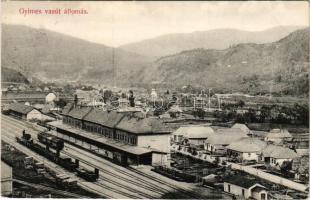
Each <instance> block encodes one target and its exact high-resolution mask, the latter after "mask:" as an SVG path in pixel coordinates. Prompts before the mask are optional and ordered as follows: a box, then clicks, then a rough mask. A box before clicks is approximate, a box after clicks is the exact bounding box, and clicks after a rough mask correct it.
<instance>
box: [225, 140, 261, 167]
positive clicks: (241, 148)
mask: <svg viewBox="0 0 310 200" xmlns="http://www.w3.org/2000/svg"><path fill="white" fill-rule="evenodd" d="M266 146H267V143H266V142H264V141H262V140H260V139H258V138H251V137H245V138H241V139H240V140H237V141H234V142H232V143H231V144H230V145H228V146H227V147H226V149H227V156H228V157H230V158H236V159H238V160H239V161H250V160H253V161H256V162H257V161H258V160H259V155H260V152H261V151H262V150H263V149H264V148H265V147H266Z"/></svg>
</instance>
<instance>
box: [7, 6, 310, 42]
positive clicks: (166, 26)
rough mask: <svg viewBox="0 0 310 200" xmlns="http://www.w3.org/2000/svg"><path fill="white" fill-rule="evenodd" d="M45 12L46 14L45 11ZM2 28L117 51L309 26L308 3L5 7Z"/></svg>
mask: <svg viewBox="0 0 310 200" xmlns="http://www.w3.org/2000/svg"><path fill="white" fill-rule="evenodd" d="M58 8H59V9H61V10H62V12H63V10H64V9H75V10H76V9H77V10H81V9H84V10H86V11H87V13H88V14H82V15H65V14H60V15H59V14H55V15H46V14H29V15H28V14H27V15H24V14H21V13H20V11H21V10H22V9H24V10H28V9H31V10H35V9H41V10H42V11H44V10H45V9H58ZM43 13H44V12H43ZM2 23H5V24H19V25H26V26H30V27H33V28H45V29H49V30H52V31H56V32H60V33H64V34H66V35H70V36H74V37H77V38H81V39H85V40H88V41H91V42H95V43H100V44H105V45H108V46H113V47H117V46H119V45H123V44H127V43H132V42H137V41H141V40H145V39H150V38H153V37H157V36H160V35H164V34H171V33H190V32H194V31H205V30H211V29H217V28H235V29H241V30H248V31H260V30H265V29H268V28H272V27H275V26H285V25H294V26H296V25H297V26H308V25H309V5H308V2H307V1H302V2H300V1H298V2H297V1H296V2H294V1H288V2H284V1H245V2H238V1H234V2H223V1H220V2H214V1H210V2H202V1H197V2H186V1H178V2H171V1H170V2H168V1H166V2H160V1H154V2H146V1H143V2H136V1H133V2H121V1H115V2H112V1H110V2H99V1H96V2H85V1H84V2H77V1H75V2H72V1H67V2H61V1H53V2H46V1H43V2H42V1H41V2H40V1H32V2H31V1H23V2H21V1H6V2H2Z"/></svg>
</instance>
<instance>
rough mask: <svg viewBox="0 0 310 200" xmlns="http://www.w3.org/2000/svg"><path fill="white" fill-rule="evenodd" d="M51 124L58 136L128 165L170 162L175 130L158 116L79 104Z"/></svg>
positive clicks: (165, 163) (164, 163)
mask: <svg viewBox="0 0 310 200" xmlns="http://www.w3.org/2000/svg"><path fill="white" fill-rule="evenodd" d="M49 125H50V126H51V127H53V128H54V130H56V132H55V131H51V132H52V134H56V136H57V137H60V138H63V139H64V140H66V141H69V142H71V143H74V144H76V145H79V146H83V147H84V148H87V149H91V150H92V151H95V152H97V153H98V154H100V155H102V156H105V157H107V158H109V159H111V160H114V161H116V162H118V163H121V164H124V165H127V164H131V165H139V164H148V165H149V164H153V165H155V164H157V165H159V164H160V165H167V164H168V157H169V155H168V153H169V145H170V143H169V142H170V133H171V132H172V131H171V130H170V128H169V127H168V126H167V125H166V124H165V123H164V122H163V121H162V120H160V119H158V118H145V117H142V116H141V115H139V114H138V113H134V112H117V111H110V112H108V111H103V110H101V109H99V108H94V107H79V106H77V107H74V108H71V109H65V110H64V112H63V120H62V121H55V122H50V123H49Z"/></svg>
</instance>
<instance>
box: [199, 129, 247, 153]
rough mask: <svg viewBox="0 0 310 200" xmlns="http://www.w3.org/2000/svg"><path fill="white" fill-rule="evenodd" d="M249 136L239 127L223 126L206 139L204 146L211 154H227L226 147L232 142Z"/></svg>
mask: <svg viewBox="0 0 310 200" xmlns="http://www.w3.org/2000/svg"><path fill="white" fill-rule="evenodd" d="M243 137H248V136H247V134H245V133H244V132H243V131H241V130H240V129H237V128H223V129H218V130H216V132H215V134H213V135H211V136H210V137H209V138H208V139H207V140H206V141H205V145H204V148H205V150H206V151H207V152H209V153H211V154H225V153H226V147H227V146H228V145H230V144H231V143H232V142H234V141H237V140H240V139H241V138H243Z"/></svg>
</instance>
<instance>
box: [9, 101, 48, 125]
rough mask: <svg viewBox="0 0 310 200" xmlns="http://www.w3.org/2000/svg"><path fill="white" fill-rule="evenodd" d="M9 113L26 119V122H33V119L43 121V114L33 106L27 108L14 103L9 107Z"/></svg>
mask: <svg viewBox="0 0 310 200" xmlns="http://www.w3.org/2000/svg"><path fill="white" fill-rule="evenodd" d="M8 112H9V114H10V115H12V116H14V117H17V118H20V119H24V120H28V121H29V120H33V119H41V118H42V116H41V112H40V111H39V110H37V109H35V108H34V107H32V106H27V105H25V104H22V103H12V104H10V105H9V107H8Z"/></svg>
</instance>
